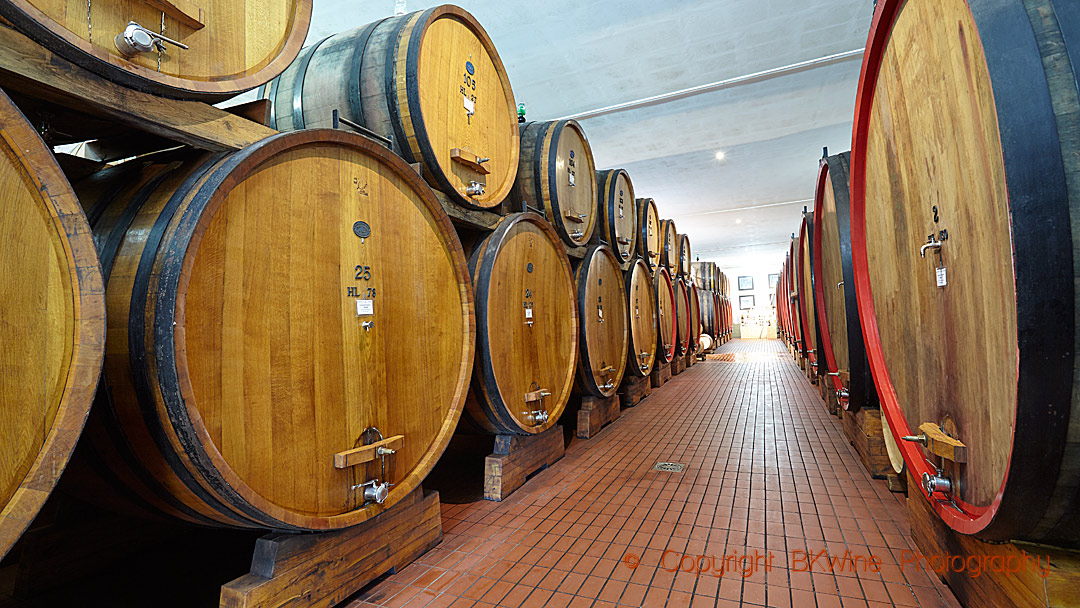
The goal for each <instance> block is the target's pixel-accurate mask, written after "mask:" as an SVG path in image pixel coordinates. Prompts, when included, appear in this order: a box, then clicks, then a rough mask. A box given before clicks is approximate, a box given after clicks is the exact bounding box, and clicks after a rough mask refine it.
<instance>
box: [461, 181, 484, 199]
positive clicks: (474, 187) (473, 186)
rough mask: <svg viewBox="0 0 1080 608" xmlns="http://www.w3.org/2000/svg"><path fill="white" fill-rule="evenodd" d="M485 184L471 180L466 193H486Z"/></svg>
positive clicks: (473, 194)
mask: <svg viewBox="0 0 1080 608" xmlns="http://www.w3.org/2000/svg"><path fill="white" fill-rule="evenodd" d="M484 188H485V184H483V183H481V182H469V186H468V187H467V188H465V194H468V195H469V196H480V195H482V194H484Z"/></svg>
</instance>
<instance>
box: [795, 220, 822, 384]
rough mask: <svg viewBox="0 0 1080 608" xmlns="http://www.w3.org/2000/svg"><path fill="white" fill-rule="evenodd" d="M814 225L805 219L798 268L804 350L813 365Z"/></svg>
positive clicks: (800, 234)
mask: <svg viewBox="0 0 1080 608" xmlns="http://www.w3.org/2000/svg"><path fill="white" fill-rule="evenodd" d="M812 230H813V223H812V222H811V221H810V219H809V218H808V217H804V218H803V223H802V228H800V229H799V241H798V247H799V265H798V268H797V271H798V275H799V276H798V277H797V280H798V282H799V316H800V317H801V319H802V324H803V325H802V330H803V337H804V349H805V352H806V358H807V359H808V360H809V361H810V362H811V363H816V362H817V354H818V343H817V313H816V311H815V310H814V284H813V275H812V269H811V265H810V253H811V242H810V240H811V235H812V234H813V233H812Z"/></svg>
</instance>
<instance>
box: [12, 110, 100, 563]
mask: <svg viewBox="0 0 1080 608" xmlns="http://www.w3.org/2000/svg"><path fill="white" fill-rule="evenodd" d="M0 136H2V138H0V150H2V152H3V155H2V157H0V161H2V162H0V197H2V199H3V201H4V205H3V212H2V213H0V234H3V235H4V238H3V240H2V241H0V268H2V270H3V271H2V272H0V319H3V323H0V344H2V345H3V347H2V348H0V437H2V438H3V440H2V441H0V557H3V556H4V555H6V554H7V552H8V550H9V549H11V546H12V544H14V543H15V541H16V540H17V539H18V538H19V536H20V535H21V534H22V533H23V531H24V530H25V529H26V527H27V526H28V525H29V524H30V522H31V521H32V520H33V518H34V516H35V515H37V513H38V510H39V509H40V508H41V506H42V504H44V502H45V499H46V498H47V497H48V496H49V493H50V492H51V491H52V489H53V486H54V485H55V484H56V482H57V480H58V479H59V477H60V473H61V472H62V471H63V470H64V467H65V466H66V465H67V462H68V459H69V457H70V456H71V452H72V449H73V448H74V447H75V442H76V441H77V440H78V438H79V435H80V434H81V432H82V430H83V423H84V422H85V420H86V415H87V411H88V410H89V408H90V404H91V402H92V400H93V396H94V391H95V389H96V388H97V383H98V376H99V374H100V372H101V361H102V355H103V354H104V350H105V303H104V293H103V287H102V280H101V267H100V265H99V263H98V257H97V254H96V252H95V251H94V243H93V240H92V237H91V235H90V228H89V226H88V225H87V221H86V216H85V215H84V214H83V211H82V208H81V207H80V206H79V201H78V200H77V199H76V198H75V194H74V192H72V190H71V185H70V184H69V183H68V181H67V178H65V177H64V174H63V173H62V172H61V170H60V167H59V165H57V164H56V160H55V159H54V158H53V156H52V153H51V152H50V151H49V149H48V148H47V147H46V146H45V143H44V142H43V141H41V138H40V137H39V136H38V134H37V133H36V132H35V131H34V128H33V127H32V126H31V125H30V123H28V122H27V121H26V119H25V118H24V117H23V115H22V114H21V113H20V112H19V110H18V109H17V108H15V106H14V104H12V103H11V100H10V99H9V98H8V97H7V95H5V94H4V93H3V92H2V91H0Z"/></svg>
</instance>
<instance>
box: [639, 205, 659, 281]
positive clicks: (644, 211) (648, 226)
mask: <svg viewBox="0 0 1080 608" xmlns="http://www.w3.org/2000/svg"><path fill="white" fill-rule="evenodd" d="M636 202H637V229H638V240H639V241H640V242H641V252H640V253H641V258H642V259H643V260H645V263H646V264H648V266H649V269H650V270H651V269H654V268H656V267H657V266H659V265H660V263H661V256H662V255H663V247H664V239H663V233H662V232H661V230H660V215H659V214H658V213H657V212H656V201H654V200H653V199H651V198H639V199H637V201H636Z"/></svg>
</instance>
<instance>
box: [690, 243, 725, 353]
mask: <svg viewBox="0 0 1080 608" xmlns="http://www.w3.org/2000/svg"><path fill="white" fill-rule="evenodd" d="M691 268H692V273H693V275H694V278H693V281H694V285H695V286H696V287H697V289H696V291H697V296H698V301H699V307H700V310H701V323H702V329H701V332H702V335H704V336H706V337H707V340H706V343H705V344H704V345H701V346H700V347H699V350H700V351H702V352H712V350H713V349H715V348H716V347H717V346H720V345H721V344H723V343H725V342H727V341H728V340H730V339H731V333H732V328H733V307H732V306H731V300H730V283H729V282H728V277H727V275H725V274H724V273H723V272H721V271H720V269H719V267H718V266H717V265H716V263H715V262H693V263H691Z"/></svg>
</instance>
